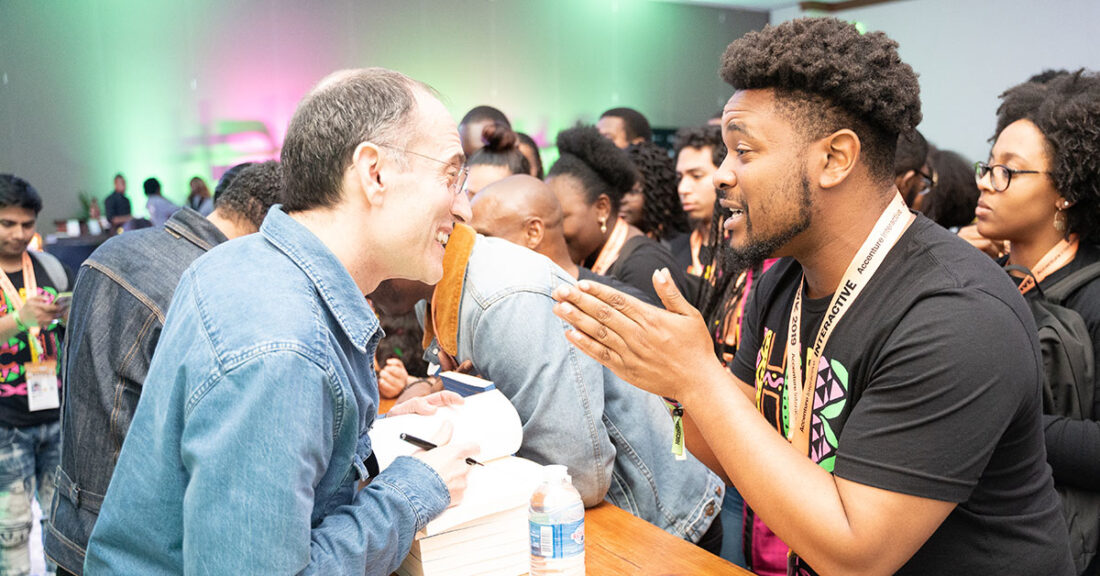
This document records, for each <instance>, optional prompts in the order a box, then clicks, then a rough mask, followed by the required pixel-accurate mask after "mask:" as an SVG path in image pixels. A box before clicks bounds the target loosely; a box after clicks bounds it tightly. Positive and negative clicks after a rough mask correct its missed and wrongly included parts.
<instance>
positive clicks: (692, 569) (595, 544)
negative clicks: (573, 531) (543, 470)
mask: <svg viewBox="0 0 1100 576" xmlns="http://www.w3.org/2000/svg"><path fill="white" fill-rule="evenodd" d="M584 536H585V545H584V554H585V558H584V566H585V572H587V573H588V574H639V575H650V574H652V575H654V576H656V575H662V574H707V575H708V576H709V575H711V574H735V575H751V574H752V572H749V571H748V570H745V569H744V568H741V567H738V566H735V565H733V564H731V563H729V562H727V561H725V560H723V559H721V558H719V557H718V556H715V555H714V554H711V553H710V552H707V551H706V550H703V549H702V548H700V547H698V546H696V545H694V544H691V543H689V542H687V541H686V540H681V539H679V538H677V537H675V536H673V535H671V534H669V533H668V532H665V531H664V530H661V529H660V528H658V527H656V526H654V525H653V524H650V523H649V522H646V521H645V520H642V519H641V518H638V517H636V516H634V515H632V514H630V513H629V512H627V511H625V510H623V509H621V508H618V507H616V506H615V505H613V504H609V503H607V502H603V503H601V504H600V505H599V506H596V507H595V508H589V509H588V510H585V513H584Z"/></svg>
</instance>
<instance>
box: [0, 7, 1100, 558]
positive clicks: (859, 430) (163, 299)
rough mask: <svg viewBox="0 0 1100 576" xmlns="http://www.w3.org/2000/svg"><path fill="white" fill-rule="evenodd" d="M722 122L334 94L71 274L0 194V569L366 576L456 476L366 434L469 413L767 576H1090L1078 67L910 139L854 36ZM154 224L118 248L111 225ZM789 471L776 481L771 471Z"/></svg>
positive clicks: (121, 213) (746, 78)
mask: <svg viewBox="0 0 1100 576" xmlns="http://www.w3.org/2000/svg"><path fill="white" fill-rule="evenodd" d="M719 72H720V74H721V76H722V78H723V79H724V80H725V81H726V82H727V83H728V84H729V85H730V86H731V87H732V96H731V97H730V98H729V101H728V102H727V103H726V105H725V106H724V108H723V110H722V112H721V115H720V117H718V118H716V119H712V121H710V122H708V121H707V120H706V119H702V118H701V119H700V122H699V126H690V127H685V128H683V129H681V130H679V131H678V132H677V133H676V136H675V138H674V146H673V148H672V149H671V150H666V149H664V148H662V147H660V146H658V145H656V144H655V143H654V142H653V130H652V128H651V126H650V123H649V121H648V119H647V118H646V117H645V115H644V114H643V113H641V112H640V111H637V110H634V109H630V108H614V109H611V110H607V111H606V112H604V113H603V114H601V115H600V117H599V121H598V122H597V124H595V125H584V124H579V125H577V126H574V127H571V128H568V129H565V130H562V131H561V132H560V133H559V134H557V135H556V138H555V144H556V146H557V150H558V153H559V156H558V158H557V160H556V161H555V162H554V163H553V164H552V165H548V166H547V167H545V169H544V166H543V163H542V159H541V157H540V153H539V148H538V146H537V145H536V144H535V142H534V141H533V140H532V139H531V138H530V137H529V136H527V135H525V134H522V133H519V132H516V131H514V129H513V127H512V125H511V122H510V121H509V118H508V116H507V114H505V113H504V112H503V111H501V110H498V109H496V108H494V107H492V106H488V105H485V106H478V107H475V108H474V109H472V110H470V112H469V113H468V114H467V115H466V116H465V117H464V118H462V119H461V120H460V121H458V122H457V123H456V122H455V120H454V119H453V118H452V117H451V115H450V114H449V113H448V112H447V110H446V108H444V106H443V105H442V103H441V102H440V101H439V99H438V97H437V96H436V95H435V92H434V91H433V90H432V89H431V88H430V87H429V86H427V85H426V84H423V83H421V82H420V81H418V80H414V79H411V78H409V77H407V76H404V75H402V74H400V73H398V72H395V71H390V70H385V69H380V68H367V69H359V70H345V71H340V72H336V73H334V74H332V75H330V76H328V77H326V78H325V79H323V80H322V81H321V82H320V83H319V84H318V85H317V86H316V87H315V88H313V90H311V91H310V92H309V94H307V95H306V96H305V97H304V98H303V100H302V101H301V103H300V104H299V106H298V108H297V110H296V112H295V113H294V116H293V118H292V119H291V121H290V125H289V127H288V129H287V133H286V139H285V142H284V144H283V149H282V153H281V158H280V161H278V162H275V161H269V162H263V163H256V164H244V165H240V166H237V167H234V168H233V169H231V170H229V171H228V172H226V173H225V174H224V175H223V176H222V178H221V180H220V181H219V183H218V185H217V187H216V189H215V191H214V193H211V192H210V191H209V189H208V187H207V185H206V183H205V181H204V180H203V179H201V178H195V179H192V180H191V182H190V189H191V190H190V191H191V194H190V196H189V197H188V200H187V203H186V205H185V206H183V207H177V206H175V205H173V204H172V203H171V202H170V201H168V200H167V199H165V198H164V197H163V196H162V195H161V194H160V189H161V187H160V183H159V182H158V181H157V180H156V179H153V178H150V179H148V180H146V181H145V182H144V184H143V187H144V190H145V193H146V195H147V197H148V204H147V208H148V212H149V215H150V220H151V221H150V222H147V223H144V224H142V225H135V220H134V219H133V218H132V211H131V206H130V200H129V199H128V198H127V196H126V180H125V178H124V177H123V175H122V174H118V175H117V176H116V177H115V180H114V191H113V192H112V194H111V195H110V196H108V197H107V198H106V199H105V202H104V206H105V214H104V216H105V218H106V219H107V220H108V221H109V223H110V225H111V227H112V229H121V230H122V232H121V233H120V234H119V235H118V236H116V237H113V238H111V239H110V240H109V241H107V242H106V243H105V244H103V245H102V246H101V247H100V248H98V249H97V250H96V251H95V252H94V253H93V254H92V256H91V257H90V258H88V260H87V261H85V262H84V263H83V264H82V265H81V267H80V270H79V272H78V273H77V274H76V275H75V276H74V274H73V272H72V271H71V270H69V269H68V268H67V267H66V266H64V265H63V264H61V263H60V262H58V261H57V260H56V259H55V258H53V257H51V256H50V255H49V254H48V253H44V252H34V251H30V250H28V249H27V245H28V242H29V240H30V236H31V235H33V233H34V226H35V222H36V217H37V215H38V213H39V211H40V210H41V208H42V200H41V198H40V197H39V195H38V193H37V192H36V191H35V189H34V187H33V186H31V184H29V183H28V182H27V181H26V180H24V179H22V178H20V177H18V176H15V175H0V235H2V236H0V268H2V269H3V274H2V275H0V287H2V288H3V293H4V299H3V306H4V309H3V310H0V336H2V337H4V338H7V340H6V345H5V347H4V349H3V351H2V352H0V362H3V364H2V366H3V375H4V382H3V384H0V390H2V393H0V481H2V483H3V486H0V490H2V491H0V574H26V573H27V572H28V566H29V564H28V562H29V560H28V551H27V545H28V540H29V534H30V532H31V523H32V520H31V514H30V508H31V501H32V500H33V499H34V498H36V497H37V499H38V501H39V502H40V504H41V507H42V510H43V512H44V514H45V519H44V521H45V523H46V524H45V530H44V532H45V551H46V554H47V557H48V559H49V561H50V567H51V569H56V571H57V573H58V574H84V573H87V574H139V573H140V574H178V573H185V572H194V573H213V574H223V573H263V574H268V573H293V574H299V573H308V574H364V573H365V574H389V573H391V572H392V571H393V570H394V569H395V568H396V567H397V565H398V564H400V563H401V561H402V559H403V558H404V556H405V555H406V554H407V553H408V550H409V547H410V545H411V542H412V538H413V535H414V534H415V532H416V531H418V530H419V529H421V528H423V527H424V526H425V524H426V523H427V522H428V521H430V520H431V519H432V518H434V517H435V516H437V515H438V514H440V513H441V512H442V511H443V509H444V508H446V507H447V506H448V505H450V504H452V503H455V502H457V501H459V500H461V498H462V494H463V491H464V490H465V486H466V475H467V470H468V465H467V464H466V460H467V459H468V458H469V457H476V456H477V453H478V448H477V446H475V445H472V444H468V443H461V442H452V441H451V440H450V437H449V432H447V431H443V432H442V433H441V436H440V437H438V438H434V439H433V440H434V441H435V443H436V444H438V446H439V447H438V448H436V449H432V450H428V451H422V452H419V453H417V454H416V455H414V456H412V457H401V458H398V459H397V460H396V461H395V462H394V463H393V464H392V465H390V466H389V467H387V468H386V469H384V470H382V471H379V470H377V466H372V463H373V461H374V455H373V453H372V450H371V445H370V442H369V438H368V437H367V431H368V430H369V429H370V427H371V425H372V422H373V421H374V419H375V418H376V417H378V406H379V402H380V398H396V403H395V405H394V407H393V409H392V412H393V413H411V412H416V413H426V414H427V413H432V412H434V411H435V410H436V409H437V408H438V407H439V406H444V405H448V404H453V403H461V402H462V399H461V398H460V397H458V396H457V395H455V394H453V393H450V392H447V391H444V390H442V384H441V382H440V380H439V379H438V378H436V377H434V374H435V373H436V372H437V371H438V370H460V371H465V372H470V373H474V374H478V375H480V376H482V377H484V378H487V379H489V380H492V381H493V382H494V383H495V385H496V387H497V388H498V389H499V390H500V391H501V392H502V393H503V394H504V395H505V396H507V397H508V398H509V400H511V402H512V403H513V405H515V407H516V409H517V412H518V413H519V415H520V418H521V420H522V422H523V426H524V441H523V444H522V446H521V448H520V450H519V452H518V455H520V456H524V457H526V458H530V459H532V460H534V461H536V462H539V463H542V464H551V463H553V464H565V465H567V466H568V468H569V471H570V474H571V475H572V478H573V481H574V484H575V486H576V488H577V490H578V492H579V493H580V494H581V497H582V499H583V501H584V503H585V505H586V506H595V505H597V504H599V503H600V502H604V501H607V502H610V503H611V504H614V505H616V506H619V507H620V508H623V509H625V510H627V511H628V512H630V513H632V514H634V515H636V516H638V517H640V518H642V519H644V520H646V521H648V522H650V523H652V524H655V525H656V526H658V527H660V528H661V529H663V530H665V531H667V532H669V533H670V534H673V535H674V536H676V537H679V538H682V539H685V540H687V541H689V542H692V543H695V544H697V545H698V546H699V547H701V548H703V549H705V550H707V551H709V552H712V553H714V554H717V555H721V556H722V557H723V558H726V559H727V560H730V561H731V562H733V563H735V564H739V565H741V566H745V567H747V568H749V569H751V570H753V571H754V572H756V573H758V574H763V575H773V574H793V575H809V574H888V573H901V574H945V573H959V574H978V573H998V572H999V573H1012V574H1034V575H1053V574H1057V575H1070V574H1097V573H1100V572H1098V571H1100V560H1098V559H1097V556H1096V552H1097V547H1098V544H1100V422H1098V419H1100V390H1098V388H1100V368H1098V367H1097V366H1096V361H1097V359H1098V358H1100V246H1098V243H1100V74H1097V73H1096V72H1093V71H1088V70H1076V71H1069V70H1055V71H1048V72H1045V73H1043V74H1040V75H1036V76H1035V77H1032V78H1031V79H1029V80H1028V81H1026V82H1024V83H1022V84H1020V85H1017V86H1015V87H1012V88H1010V89H1008V90H1007V91H1005V92H1004V94H1002V96H1001V105H1000V108H999V109H998V111H997V125H996V130H995V132H994V134H993V135H992V138H991V140H990V141H991V149H990V153H989V156H988V157H987V158H985V159H984V161H980V162H976V163H972V162H970V161H968V160H967V159H965V158H964V157H963V156H962V155H960V154H959V153H957V152H954V151H951V150H945V149H941V148H938V147H936V146H935V145H934V144H932V143H930V142H928V140H927V139H926V138H925V136H924V135H923V134H921V133H920V132H919V131H918V129H917V127H918V125H919V124H920V122H921V119H922V112H921V102H920V92H919V86H918V83H917V76H916V74H915V73H914V71H913V70H912V68H911V67H910V66H909V65H908V64H906V63H904V62H903V61H902V60H901V58H900V57H899V56H898V54H897V44H896V42H894V41H893V40H891V39H890V38H888V37H887V36H885V35H884V34H881V33H876V32H871V33H866V34H863V33H860V32H859V31H857V29H856V28H855V27H854V26H852V25H851V24H849V23H845V22H842V21H840V20H836V19H832V18H805V19H798V20H793V21H790V22H786V23H784V24H781V25H778V26H774V27H767V28H765V29H764V30H762V31H759V32H751V33H749V34H746V35H745V36H744V37H742V38H740V39H738V40H736V41H734V42H733V43H732V44H730V45H729V47H728V48H727V50H726V53H725V55H724V56H723V58H722V61H721V67H720V71H719ZM143 227H144V228H146V229H144V230H134V228H143ZM792 448H793V450H792Z"/></svg>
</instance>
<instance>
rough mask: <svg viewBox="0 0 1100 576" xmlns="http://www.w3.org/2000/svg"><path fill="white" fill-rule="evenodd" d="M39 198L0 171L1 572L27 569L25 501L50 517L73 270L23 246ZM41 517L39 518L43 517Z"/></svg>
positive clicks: (38, 208)
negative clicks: (61, 357) (66, 298)
mask: <svg viewBox="0 0 1100 576" xmlns="http://www.w3.org/2000/svg"><path fill="white" fill-rule="evenodd" d="M41 209H42V199H41V198H40V197H39V196H38V193H37V192H36V191H35V190H34V188H33V187H31V185H30V184H27V182H26V181H24V180H22V179H20V178H17V177H15V176H12V175H10V174H0V293H2V294H3V296H2V297H0V343H2V344H0V574H29V573H30V551H29V547H28V543H29V541H30V533H31V522H32V518H31V500H32V499H33V498H34V497H35V494H36V492H37V496H38V502H39V506H40V507H41V508H42V512H43V514H44V515H46V516H47V517H48V515H49V504H50V500H51V499H52V497H53V491H54V471H55V470H56V468H57V464H58V462H59V456H60V444H61V435H60V427H59V422H58V420H59V417H60V416H59V411H58V406H59V403H60V385H61V381H60V378H59V377H58V374H59V372H58V368H57V359H58V352H59V350H60V345H61V336H62V333H63V330H62V328H61V325H62V324H61V321H62V319H63V317H64V315H65V314H66V313H67V312H68V311H67V310H66V308H65V306H66V305H65V304H63V303H59V302H57V301H56V300H57V297H58V294H59V293H60V292H64V291H66V290H68V288H69V286H71V285H72V281H73V278H72V272H70V271H69V270H68V269H67V268H65V267H64V266H63V265H62V264H61V263H60V262H59V261H58V260H57V259H56V258H54V257H53V256H50V255H49V254H46V253H34V254H31V253H29V252H28V251H27V245H28V244H29V243H30V241H31V238H32V237H33V236H34V225H35V221H36V219H37V217H38V212H39V211H41ZM43 521H45V518H44V519H43Z"/></svg>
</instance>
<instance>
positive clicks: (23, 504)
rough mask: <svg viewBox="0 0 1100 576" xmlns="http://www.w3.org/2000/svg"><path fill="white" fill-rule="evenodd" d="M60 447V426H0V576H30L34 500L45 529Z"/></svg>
mask: <svg viewBox="0 0 1100 576" xmlns="http://www.w3.org/2000/svg"><path fill="white" fill-rule="evenodd" d="M60 445H61V428H60V425H59V424H58V423H57V422H51V423H49V424H39V425H38V426H25V427H23V428H8V427H6V426H0V576H23V575H25V574H30V571H31V565H30V536H31V523H32V522H33V518H32V517H31V500H32V499H33V498H34V497H35V493H36V492H37V496H38V503H39V507H40V508H42V515H43V518H42V522H43V526H45V522H46V520H47V517H48V515H49V503H50V499H51V498H53V492H54V482H53V473H54V470H56V469H57V461H58V456H59V447H60ZM48 569H49V570H50V571H52V570H53V567H52V566H48Z"/></svg>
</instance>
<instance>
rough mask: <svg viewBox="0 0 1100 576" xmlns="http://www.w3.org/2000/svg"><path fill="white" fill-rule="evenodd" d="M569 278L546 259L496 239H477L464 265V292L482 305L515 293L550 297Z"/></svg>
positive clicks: (570, 279)
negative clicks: (530, 293) (529, 293)
mask: <svg viewBox="0 0 1100 576" xmlns="http://www.w3.org/2000/svg"><path fill="white" fill-rule="evenodd" d="M572 280H573V279H572V278H571V277H569V275H568V274H567V273H566V272H565V271H564V270H562V269H561V268H560V267H559V266H558V265H557V264H554V263H553V262H551V261H550V259H549V258H547V257H545V256H543V255H542V254H538V253H537V252H534V251H532V250H528V249H527V248H524V247H522V246H517V245H515V244H512V243H511V242H508V241H506V240H501V239H499V238H486V237H483V236H478V238H477V241H476V243H475V244H474V249H473V252H472V253H471V254H470V260H469V262H467V264H466V278H465V283H464V285H463V293H464V294H467V293H469V294H471V295H472V296H474V297H476V298H477V299H478V300H479V301H481V302H482V304H483V305H489V304H490V303H492V302H493V301H495V300H499V299H500V298H502V297H504V296H506V295H508V294H513V293H517V292H532V293H537V294H542V295H545V296H546V297H549V296H550V293H551V292H552V291H553V290H554V288H556V287H557V286H559V285H561V284H563V283H566V282H569V283H572Z"/></svg>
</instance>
